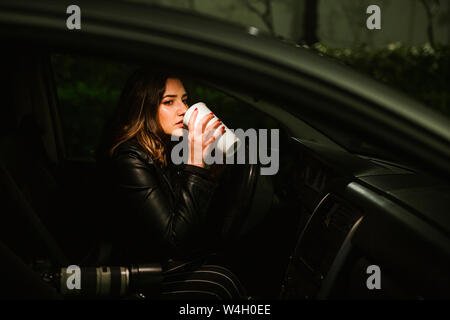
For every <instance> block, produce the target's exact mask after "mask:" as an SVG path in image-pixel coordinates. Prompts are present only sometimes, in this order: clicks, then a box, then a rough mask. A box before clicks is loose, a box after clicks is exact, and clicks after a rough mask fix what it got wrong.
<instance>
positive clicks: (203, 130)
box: [188, 108, 225, 168]
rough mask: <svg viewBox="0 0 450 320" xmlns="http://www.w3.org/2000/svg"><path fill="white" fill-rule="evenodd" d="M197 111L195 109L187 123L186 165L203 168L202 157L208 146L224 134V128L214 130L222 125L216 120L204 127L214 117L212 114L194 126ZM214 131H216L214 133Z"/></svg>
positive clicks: (205, 153) (207, 150)
mask: <svg viewBox="0 0 450 320" xmlns="http://www.w3.org/2000/svg"><path fill="white" fill-rule="evenodd" d="M197 115H198V109H197V108H196V109H195V110H194V112H193V113H192V116H191V118H190V119H189V123H188V131H189V134H188V141H189V159H188V164H190V165H194V166H198V167H202V168H204V167H205V162H204V157H205V156H206V155H207V153H208V152H209V148H208V147H209V146H210V145H211V143H213V142H214V140H216V139H217V138H219V136H221V135H222V134H223V133H224V132H225V127H222V128H221V129H219V130H216V129H217V127H219V126H220V125H221V124H222V121H220V120H217V121H214V122H213V123H212V124H210V125H209V126H208V127H206V125H207V124H208V122H209V121H210V120H211V119H212V118H213V117H214V116H213V114H212V113H210V114H207V115H205V116H203V118H202V119H201V120H200V121H199V122H198V123H197V124H196V125H195V126H194V124H195V120H196V119H197ZM214 131H216V132H215V133H214Z"/></svg>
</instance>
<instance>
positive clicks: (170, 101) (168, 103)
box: [163, 100, 173, 106]
mask: <svg viewBox="0 0 450 320" xmlns="http://www.w3.org/2000/svg"><path fill="white" fill-rule="evenodd" d="M172 103H173V100H167V101H165V102H163V104H165V105H166V106H170V105H171V104H172Z"/></svg>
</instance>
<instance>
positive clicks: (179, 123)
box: [175, 121, 184, 127]
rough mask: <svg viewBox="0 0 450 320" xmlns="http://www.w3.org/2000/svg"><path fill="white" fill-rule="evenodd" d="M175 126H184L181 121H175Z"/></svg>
mask: <svg viewBox="0 0 450 320" xmlns="http://www.w3.org/2000/svg"><path fill="white" fill-rule="evenodd" d="M175 126H177V127H182V126H184V124H183V121H180V122H177V123H176V124H175Z"/></svg>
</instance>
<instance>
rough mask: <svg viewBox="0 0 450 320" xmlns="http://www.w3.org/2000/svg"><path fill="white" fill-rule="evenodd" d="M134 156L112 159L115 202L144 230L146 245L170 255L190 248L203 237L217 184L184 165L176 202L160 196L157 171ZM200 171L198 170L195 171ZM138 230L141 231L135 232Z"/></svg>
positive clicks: (140, 157)
mask: <svg viewBox="0 0 450 320" xmlns="http://www.w3.org/2000/svg"><path fill="white" fill-rule="evenodd" d="M155 166H156V165H155V164H153V163H149V162H148V161H146V160H145V159H143V158H142V155H140V154H139V153H138V152H135V151H129V150H128V151H127V152H123V153H119V154H118V155H116V156H115V157H114V158H113V161H112V173H113V177H112V178H113V184H114V187H115V189H116V194H117V196H118V197H119V198H120V199H118V200H119V201H120V202H121V203H122V204H123V205H125V207H126V208H127V211H128V212H127V217H129V218H131V219H137V221H133V222H136V223H139V224H143V225H141V227H144V228H143V230H145V232H147V231H148V234H146V235H143V236H144V239H148V241H157V242H158V245H162V246H163V247H164V248H167V249H169V250H170V251H171V252H180V250H185V249H187V247H188V246H189V245H192V241H191V240H192V239H193V238H196V237H197V238H198V237H201V235H202V234H204V232H203V229H202V228H205V227H206V226H205V221H206V218H207V217H206V215H207V210H208V208H209V204H210V201H211V198H212V196H213V194H214V190H215V189H216V187H217V184H216V183H215V182H213V181H212V180H210V179H208V170H207V169H203V168H193V166H188V165H186V166H185V167H184V168H183V171H182V179H180V180H181V182H180V186H179V188H176V191H174V192H176V193H177V194H174V196H175V197H174V198H175V199H176V201H175V202H174V201H173V199H171V198H170V197H169V195H168V194H167V193H166V192H164V190H163V188H162V186H161V183H162V181H160V180H159V178H158V173H157V171H156V170H157V168H156V167H155ZM198 169H202V170H198ZM139 229H140V230H142V228H139Z"/></svg>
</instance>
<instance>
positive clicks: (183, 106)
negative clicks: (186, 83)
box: [178, 102, 188, 116]
mask: <svg viewBox="0 0 450 320" xmlns="http://www.w3.org/2000/svg"><path fill="white" fill-rule="evenodd" d="M187 109H188V106H187V105H186V104H185V103H184V102H181V103H180V107H179V108H178V115H180V116H184V114H185V113H186V111H187Z"/></svg>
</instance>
